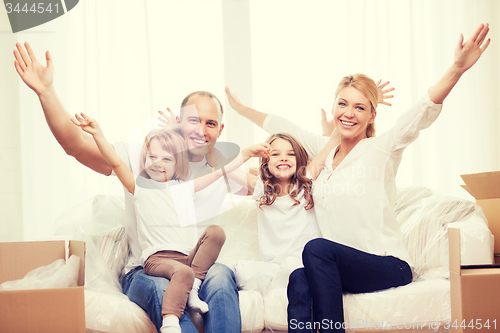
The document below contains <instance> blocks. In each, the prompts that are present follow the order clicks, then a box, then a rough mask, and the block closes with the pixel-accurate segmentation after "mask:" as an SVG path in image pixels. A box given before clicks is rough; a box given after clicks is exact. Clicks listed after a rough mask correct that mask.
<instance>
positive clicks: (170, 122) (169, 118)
mask: <svg viewBox="0 0 500 333" xmlns="http://www.w3.org/2000/svg"><path fill="white" fill-rule="evenodd" d="M167 111H168V113H169V114H166V113H165V112H163V111H161V110H159V111H158V113H159V114H160V115H161V117H158V120H159V121H161V122H162V123H163V124H159V126H160V127H163V128H168V129H172V128H175V127H176V126H177V125H179V124H180V123H181V122H180V120H179V117H177V116H176V115H175V114H174V112H173V111H172V110H170V108H169V107H167Z"/></svg>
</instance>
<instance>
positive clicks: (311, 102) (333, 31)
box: [0, 0, 500, 241]
mask: <svg viewBox="0 0 500 333" xmlns="http://www.w3.org/2000/svg"><path fill="white" fill-rule="evenodd" d="M130 8H133V9H134V10H130ZM415 11H416V12H417V14H416V15H413V16H412V15H411V14H412V12H415ZM410 19H412V20H414V21H413V22H409V20H410ZM445 19H447V20H448V21H446V22H447V23H446V24H445V23H444V22H445ZM479 22H489V23H490V24H491V27H492V31H491V32H490V36H491V38H492V40H493V41H492V44H491V46H490V49H489V50H488V51H487V53H486V54H485V55H484V56H483V58H482V59H481V60H480V62H479V63H478V64H477V65H476V66H475V67H474V68H473V70H472V71H471V72H470V73H467V74H466V75H465V76H464V77H463V79H462V80H461V82H460V83H459V85H457V87H456V89H455V90H454V91H453V92H452V94H451V95H450V97H449V98H448V99H447V101H446V103H445V108H444V111H443V114H442V116H440V118H439V119H438V120H437V121H436V123H435V124H434V125H433V126H432V127H431V128H430V129H429V130H426V131H424V132H423V133H422V136H421V138H420V139H419V140H418V141H417V142H415V143H414V144H412V145H411V146H410V148H409V149H408V150H407V151H406V152H405V155H404V158H403V164H402V165H401V168H400V170H399V174H398V181H399V182H400V184H405V185H426V186H430V187H431V188H434V189H436V190H438V191H440V192H442V193H447V194H453V195H457V196H462V197H466V198H469V199H472V198H471V197H468V195H467V194H466V193H465V191H463V190H462V189H461V188H460V187H459V184H461V180H460V178H459V175H460V174H462V173H473V172H480V171H492V170H500V153H499V151H500V133H499V131H498V129H497V128H498V125H499V124H500V109H499V108H500V97H499V96H500V94H499V93H498V92H500V82H499V77H500V62H499V61H498V59H500V1H496V0H477V1H474V2H471V1H470V0H443V1H440V2H436V1H431V0H422V1H418V2H416V1H413V2H411V1H402V0H396V1H393V0H387V1H376V2H375V1H360V0H352V1H351V0H350V1H329V0H317V1H314V2H310V3H307V4H306V3H305V2H304V1H302V0H300V1H298V0H290V1H281V0H274V1H271V2H270V1H264V0H252V1H249V0H245V1H242V0H220V1H203V2H201V1H198V0H189V1H188V0H186V1H163V0H148V1H136V0H106V1H105V2H104V1H96V0H85V1H80V3H79V4H78V5H77V6H76V7H75V8H74V9H73V10H72V11H70V12H69V13H68V14H66V15H64V16H63V17H60V18H58V19H56V20H54V21H52V22H49V23H47V24H44V25H43V26H40V27H36V28H33V29H31V30H29V31H26V32H20V33H17V34H12V33H9V32H10V26H9V23H8V19H7V16H6V13H5V12H4V11H1V10H0V32H1V33H0V73H1V78H0V85H1V86H0V117H1V118H0V171H1V172H2V180H0V188H1V189H2V192H0V241H4V240H17V239H22V238H24V239H36V238H39V237H47V236H48V235H50V234H51V232H52V229H51V228H52V225H51V224H52V223H53V221H54V220H55V219H56V218H57V217H58V216H60V215H61V214H62V213H63V212H65V211H67V210H68V209H70V208H71V207H73V206H75V205H77V204H78V203H80V202H81V201H83V200H85V199H87V198H88V197H90V196H93V195H95V194H103V193H104V194H117V195H121V193H122V190H121V187H120V185H119V184H118V181H117V180H116V179H114V178H112V177H103V176H101V175H97V174H95V173H94V172H92V171H90V170H88V169H86V168H85V167H83V166H81V165H80V164H79V163H78V162H77V161H75V160H74V159H73V158H70V157H68V156H67V155H66V154H65V153H64V151H63V150H62V149H61V148H60V146H59V145H58V144H57V142H56V141H55V140H54V138H53V136H52V134H51V133H50V131H49V129H48V127H47V125H46V122H45V119H44V117H43V112H42V110H41V107H40V104H39V101H38V98H37V97H36V95H35V94H34V93H33V92H32V91H31V90H29V89H28V88H27V87H26V86H25V85H24V83H22V81H21V80H20V79H19V77H18V75H17V73H16V72H15V70H14V66H13V60H14V58H13V55H12V51H13V49H14V45H15V43H16V42H17V40H18V39H19V41H21V42H24V41H29V42H30V43H31V44H32V46H33V48H34V49H35V52H36V54H37V56H38V58H39V60H41V62H42V63H45V62H44V59H43V55H44V52H45V50H50V51H51V52H52V56H53V57H54V61H55V66H56V67H55V87H56V89H57V91H58V93H59V95H60V98H61V100H62V101H63V104H64V105H65V107H66V108H67V110H69V111H70V112H73V113H74V112H80V111H86V112H87V113H89V114H91V115H92V116H95V117H96V118H98V119H99V120H100V122H101V125H102V126H103V128H105V130H106V133H107V135H108V138H109V139H110V140H111V141H113V140H119V139H125V140H126V138H127V135H128V133H130V131H131V130H132V129H134V128H135V127H136V126H137V124H139V123H141V122H142V121H144V120H147V119H149V118H151V117H153V116H155V114H156V110H158V109H160V108H161V109H165V107H166V106H170V107H171V108H177V107H178V106H179V104H180V102H181V100H182V98H183V97H184V96H185V95H186V94H187V93H189V92H191V91H194V90H199V89H202V90H208V91H212V92H214V93H215V94H216V95H217V96H219V97H220V98H221V101H222V103H223V104H224V105H225V106H226V115H225V122H226V130H224V131H223V137H222V138H221V139H222V140H231V141H234V142H236V143H238V144H240V145H242V146H245V145H247V144H248V143H251V142H255V141H256V140H263V139H264V138H265V137H266V134H265V133H264V132H262V131H261V130H259V129H256V128H254V127H251V125H250V123H249V122H247V121H246V120H244V119H242V118H241V117H238V116H237V115H236V114H235V112H234V111H233V110H230V109H229V107H228V105H227V102H226V100H225V96H224V92H223V88H224V86H225V85H230V86H231V87H234V89H233V90H234V91H235V92H236V93H237V94H238V96H239V97H240V99H241V100H242V101H243V102H244V103H247V104H249V105H251V106H254V107H255V108H257V109H261V110H262V111H266V112H270V113H278V114H280V113H281V114H283V115H285V116H287V117H289V118H290V119H292V121H295V122H297V123H300V124H301V125H302V126H304V128H307V129H309V130H311V131H314V132H319V131H320V127H319V120H320V117H319V115H320V108H325V109H326V110H327V111H328V110H330V109H331V106H332V103H333V92H332V91H333V90H334V89H335V86H336V84H337V82H338V81H339V79H340V77H342V76H343V75H346V74H350V73H353V72H364V73H366V74H368V75H370V76H372V77H373V78H383V79H389V80H391V82H392V84H393V85H394V86H395V87H396V88H397V90H396V92H395V95H396V98H395V99H394V100H393V104H394V106H393V107H392V108H388V107H385V106H381V107H380V108H379V116H378V117H377V129H378V133H382V132H383V131H384V130H386V129H388V128H389V127H390V126H391V125H392V123H393V121H394V119H395V117H397V115H398V114H399V113H400V112H401V111H403V110H404V109H406V107H407V106H408V105H409V104H411V103H412V102H413V101H414V100H415V99H416V98H418V96H419V95H421V94H423V93H425V91H426V89H427V88H428V87H429V85H430V84H432V83H434V82H435V80H436V79H437V78H438V77H439V75H441V74H442V72H443V70H444V68H446V66H447V65H448V64H449V62H450V61H451V58H452V49H453V47H454V44H455V43H456V40H457V38H458V34H459V32H463V33H464V34H465V35H469V34H470V33H471V32H472V31H473V29H474V28H475V27H476V26H477V24H478V23H479ZM409 23H412V24H413V25H412V26H414V27H417V30H418V31H413V32H410V33H408V34H406V33H403V29H400V28H401V27H403V26H404V27H408V26H409ZM417 32H419V33H423V34H429V36H430V37H429V38H427V37H425V38H424V37H421V38H420V37H418V38H416V39H415V40H414V41H413V44H412V43H411V42H410V37H412V36H413V37H414V36H415V34H416V33H417ZM441 46H442V47H443V48H445V47H447V50H448V49H450V48H451V52H450V53H446V52H444V51H443V52H439V53H436V52H434V53H433V52H432V50H434V49H437V48H438V47H441ZM421 71H426V73H425V74H424V75H422V74H423V73H421ZM417 74H418V75H417ZM415 77H418V78H417V79H416V80H412V78H415ZM469 87H472V88H469ZM491 92H493V93H491ZM476 99H477V100H476ZM303 113H304V114H306V117H305V118H304V115H303ZM304 119H305V120H304ZM457 119H458V123H456V124H455V125H453V126H454V127H453V126H449V125H448V124H450V123H451V122H454V121H455V120H457ZM481 122H482V124H481ZM21 124H22V126H21ZM495 124H496V126H495ZM443 133H444V139H443V136H442V135H443ZM457 137H461V138H462V139H463V140H462V142H464V144H456V141H455V139H456V138H457ZM443 160H444V162H440V161H443ZM415 170H416V172H415Z"/></svg>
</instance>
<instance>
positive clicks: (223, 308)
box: [123, 263, 241, 333]
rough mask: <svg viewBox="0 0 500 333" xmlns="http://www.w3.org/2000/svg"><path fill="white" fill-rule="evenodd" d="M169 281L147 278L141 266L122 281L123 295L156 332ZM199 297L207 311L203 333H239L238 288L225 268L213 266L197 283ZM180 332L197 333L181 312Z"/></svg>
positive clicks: (232, 276) (187, 315) (160, 322)
mask: <svg viewBox="0 0 500 333" xmlns="http://www.w3.org/2000/svg"><path fill="white" fill-rule="evenodd" d="M168 283H169V280H167V279H165V278H161V277H155V276H149V275H147V274H146V272H144V270H143V268H142V267H136V268H135V269H133V270H131V271H130V272H128V273H127V275H126V276H125V278H124V279H123V293H124V294H125V295H127V296H128V298H129V299H130V300H131V301H132V302H134V303H136V304H137V305H139V306H140V307H141V308H142V309H143V310H144V311H146V312H147V314H148V316H149V318H150V319H151V321H152V322H153V324H154V325H155V326H156V329H157V330H158V332H160V327H161V326H162V321H163V318H162V316H161V307H162V301H163V295H164V294H165V289H166V288H167V285H168ZM199 296H200V298H201V299H202V300H204V301H205V302H207V304H208V308H209V309H210V310H209V311H208V312H207V313H206V314H204V315H203V324H204V326H205V332H206V333H233V332H234V333H240V332H241V317H240V305H239V298H238V288H237V287H236V280H235V277H234V273H233V271H232V270H230V269H229V268H228V267H227V266H225V265H222V264H217V263H216V264H213V265H212V267H210V269H209V270H208V272H207V275H206V276H205V280H203V283H202V284H201V287H200V291H199ZM180 325H181V329H182V332H183V333H198V331H197V330H196V328H195V326H194V325H193V323H192V322H191V318H190V316H189V314H188V313H187V312H186V310H184V314H183V316H182V317H181V319H180Z"/></svg>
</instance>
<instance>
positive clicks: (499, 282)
mask: <svg viewBox="0 0 500 333" xmlns="http://www.w3.org/2000/svg"><path fill="white" fill-rule="evenodd" d="M448 241H449V247H450V294H451V322H450V323H449V326H448V328H450V330H451V331H452V332H477V331H480V332H482V331H485V332H499V331H500V315H499V314H500V288H498V286H500V265H475V266H462V265H461V264H460V260H461V258H460V230H459V229H454V228H449V229H448ZM486 325H488V326H489V327H487V326H486Z"/></svg>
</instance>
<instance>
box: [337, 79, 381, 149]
mask: <svg viewBox="0 0 500 333" xmlns="http://www.w3.org/2000/svg"><path fill="white" fill-rule="evenodd" d="M332 113H333V117H334V119H335V126H336V128H337V130H338V131H339V133H340V135H341V137H342V138H346V139H350V140H356V141H359V140H361V139H364V138H366V137H367V136H366V128H367V127H368V124H371V123H373V122H374V120H375V116H376V115H377V112H376V111H373V112H372V107H371V103H370V100H369V99H368V98H367V97H366V96H365V95H364V94H363V93H362V92H360V91H359V90H357V89H356V88H354V87H345V88H343V89H342V90H341V91H340V92H339V94H338V96H337V100H336V101H335V105H334V106H333V110H332Z"/></svg>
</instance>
